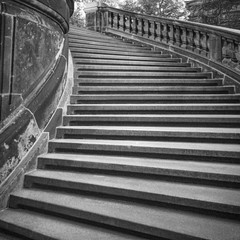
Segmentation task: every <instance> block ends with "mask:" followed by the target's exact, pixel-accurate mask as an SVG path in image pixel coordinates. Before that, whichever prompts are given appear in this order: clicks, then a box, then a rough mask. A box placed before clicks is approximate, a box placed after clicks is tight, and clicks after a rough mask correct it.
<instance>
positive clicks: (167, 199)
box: [24, 175, 240, 215]
mask: <svg viewBox="0 0 240 240" xmlns="http://www.w3.org/2000/svg"><path fill="white" fill-rule="evenodd" d="M34 185H40V186H44V187H46V188H50V189H51V188H52V189H54V188H60V189H71V190H73V191H74V190H77V191H83V192H95V193H100V194H107V195H110V196H120V197H126V198H132V199H140V200H145V201H150V203H149V204H151V202H156V203H166V204H174V205H177V206H184V207H190V208H197V209H203V210H211V211H216V212H222V213H227V214H234V215H240V208H239V207H233V206H228V205H224V204H217V203H211V202H203V201H201V202H200V201H198V200H197V199H187V198H185V199H183V198H179V197H175V196H168V195H161V194H154V193H148V192H142V191H132V190H128V189H124V188H115V187H108V186H104V185H100V184H98V185H95V184H87V183H81V182H74V181H64V180H62V181H59V180H54V179H48V178H41V177H32V176H29V175H26V176H25V184H24V186H25V187H27V188H32V187H33V186H34Z"/></svg>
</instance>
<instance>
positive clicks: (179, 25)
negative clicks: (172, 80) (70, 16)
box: [85, 4, 240, 72]
mask: <svg viewBox="0 0 240 240" xmlns="http://www.w3.org/2000/svg"><path fill="white" fill-rule="evenodd" d="M93 5H94V4H91V6H87V8H86V9H85V11H86V13H87V27H88V28H93V25H94V23H95V26H94V28H95V30H97V31H101V32H112V33H115V34H118V35H121V36H127V35H128V36H131V37H132V38H134V37H137V38H138V39H147V40H151V41H154V42H157V43H159V44H161V45H162V46H164V47H167V48H171V49H172V50H174V51H175V50H176V52H178V53H183V52H185V53H186V52H188V53H193V54H195V55H197V56H199V57H202V58H205V59H209V60H212V61H214V62H218V63H220V64H221V65H225V66H227V67H229V68H231V69H234V71H237V72H238V71H240V31H239V30H235V29H229V28H224V27H217V26H211V25H207V24H201V23H195V22H188V21H181V20H176V19H170V18H161V17H154V16H148V15H143V14H138V13H133V12H129V11H123V10H120V9H116V8H112V7H109V6H107V5H106V4H98V5H95V11H96V15H95V17H94V20H93V19H92V17H93V16H94V15H93V14H94V13H93V11H94V6H93ZM124 34H125V35H124Z"/></svg>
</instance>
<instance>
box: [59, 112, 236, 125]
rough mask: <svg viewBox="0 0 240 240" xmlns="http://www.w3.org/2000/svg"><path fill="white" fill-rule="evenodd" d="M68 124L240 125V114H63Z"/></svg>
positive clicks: (65, 123)
mask: <svg viewBox="0 0 240 240" xmlns="http://www.w3.org/2000/svg"><path fill="white" fill-rule="evenodd" d="M63 125H64V126H67V125H70V126H78V125H79V126H92V125H93V126H94V125H102V126H103V125H109V126H116V125H118V126H189V127H190V126H195V127H200V126H202V127H225V128H232V127H240V115H228V114H223V115H217V114H205V115H204V114H197V115H196V114H195V115H194V114H193V113H191V114H190V115H188V114H171V115H166V114H162V115H157V114H149V115H147V114H131V115H126V114H125V115H124V114H120V113H119V114H114V115H113V114H112V115H111V114H109V115H104V114H101V113H100V114H95V115H67V116H63Z"/></svg>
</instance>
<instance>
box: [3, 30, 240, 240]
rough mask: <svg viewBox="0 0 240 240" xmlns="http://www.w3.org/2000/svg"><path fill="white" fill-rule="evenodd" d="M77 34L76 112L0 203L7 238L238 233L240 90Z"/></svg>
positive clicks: (218, 237) (174, 62)
mask: <svg viewBox="0 0 240 240" xmlns="http://www.w3.org/2000/svg"><path fill="white" fill-rule="evenodd" d="M69 37H70V48H71V51H72V55H73V57H74V63H75V85H74V88H73V93H72V95H71V100H70V101H71V102H70V105H69V106H68V114H67V115H66V116H64V117H63V126H61V127H59V128H58V129H57V135H56V138H55V139H53V140H52V141H50V142H49V153H48V154H46V155H44V156H40V157H39V159H38V169H37V170H36V171H34V172H31V173H29V174H27V175H26V176H25V182H24V188H23V189H21V190H20V191H18V192H15V193H13V194H12V195H11V197H10V200H9V209H7V210H4V211H3V212H1V214H0V228H1V229H2V231H3V232H4V235H3V237H2V238H3V239H15V238H17V239H67V240H71V239H91V240H92V239H96V240H99V239H111V240H113V239H116V240H119V239H160V240H161V239H163V240H164V239H165V240H166V239H171V240H179V239H181V240H188V239H189V240H190V239H199V240H200V239H201V240H202V239H208V240H210V239H211V240H239V239H240V222H239V220H240V191H239V187H240V165H239V160H240V145H239V143H240V95H239V94H236V93H235V89H234V87H233V86H224V85H223V80H222V79H213V78H212V73H209V72H202V71H201V69H199V68H193V67H191V65H190V64H189V63H183V62H182V61H181V59H177V58H172V56H171V55H167V54H162V53H161V52H154V51H152V50H151V49H150V48H149V47H143V46H141V45H140V44H131V43H130V42H128V41H126V42H123V41H121V40H119V39H114V38H110V37H107V36H104V35H100V34H98V33H95V32H90V31H87V30H79V29H76V28H73V29H72V30H71V32H70V35H69ZM0 236H1V235H0ZM10 237H12V238H10ZM13 237H14V238H13Z"/></svg>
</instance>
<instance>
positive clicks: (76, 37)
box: [69, 34, 145, 48]
mask: <svg viewBox="0 0 240 240" xmlns="http://www.w3.org/2000/svg"><path fill="white" fill-rule="evenodd" d="M79 40H84V41H88V42H89V43H96V42H97V43H102V44H104V45H106V44H108V43H109V44H115V45H116V46H119V45H122V46H129V48H132V47H145V45H144V44H142V43H137V42H134V43H133V42H132V41H123V40H122V39H118V38H112V37H109V36H106V35H97V36H90V35H76V34H69V42H70V43H72V42H76V41H79Z"/></svg>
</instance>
